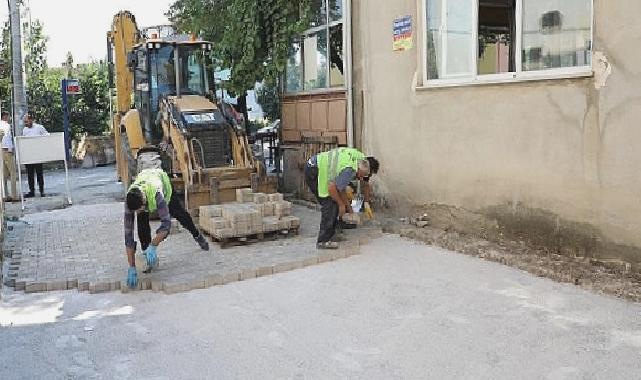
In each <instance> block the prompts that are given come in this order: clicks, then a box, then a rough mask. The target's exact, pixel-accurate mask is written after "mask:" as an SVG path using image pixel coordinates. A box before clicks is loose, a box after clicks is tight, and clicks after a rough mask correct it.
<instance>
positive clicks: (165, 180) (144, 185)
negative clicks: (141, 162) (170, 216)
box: [129, 169, 172, 212]
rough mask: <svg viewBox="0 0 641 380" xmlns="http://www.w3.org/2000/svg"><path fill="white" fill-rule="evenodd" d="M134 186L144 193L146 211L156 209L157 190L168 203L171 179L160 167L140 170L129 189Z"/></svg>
mask: <svg viewBox="0 0 641 380" xmlns="http://www.w3.org/2000/svg"><path fill="white" fill-rule="evenodd" d="M134 188H136V189H140V191H142V193H143V194H145V197H146V198H147V211H148V212H154V211H156V210H157V209H158V205H157V204H156V194H158V192H159V191H160V192H161V193H162V195H163V198H165V202H167V203H169V201H170V200H171V193H172V188H171V180H169V176H168V175H167V173H165V172H164V171H163V170H162V169H145V170H143V171H141V172H140V173H139V174H138V176H137V177H136V180H135V181H134V183H133V184H132V185H131V187H130V188H129V190H131V189H134Z"/></svg>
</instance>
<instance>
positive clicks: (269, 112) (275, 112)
mask: <svg viewBox="0 0 641 380" xmlns="http://www.w3.org/2000/svg"><path fill="white" fill-rule="evenodd" d="M256 98H257V99H256V100H257V101H258V104H260V106H261V108H262V109H263V112H264V113H265V118H266V119H268V120H269V121H276V120H278V119H280V93H279V91H278V86H273V85H269V84H263V85H261V86H258V87H257V88H256Z"/></svg>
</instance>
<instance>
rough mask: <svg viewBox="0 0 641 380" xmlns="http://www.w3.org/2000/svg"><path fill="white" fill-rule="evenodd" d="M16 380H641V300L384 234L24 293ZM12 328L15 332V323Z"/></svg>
mask: <svg viewBox="0 0 641 380" xmlns="http://www.w3.org/2000/svg"><path fill="white" fill-rule="evenodd" d="M4 302H5V303H4V305H3V307H2V309H1V311H0V322H1V323H2V324H3V325H4V326H5V327H4V328H2V329H1V330H0V358H2V362H1V365H0V378H2V379H34V378H38V379H63V378H79V379H88V378H99V379H112V378H117V379H202V378H216V379H283V378H286V379H288V378H295V379H345V378H360V379H424V378H429V379H554V380H556V379H608V380H613V379H636V378H639V373H641V360H639V358H640V356H641V318H639V315H641V314H640V313H641V307H639V305H634V304H630V303H627V302H624V301H619V300H616V299H612V298H606V297H601V296H598V295H594V294H590V293H587V292H584V291H581V290H579V289H576V288H574V287H572V286H569V285H559V284H556V283H554V282H552V281H549V280H544V279H539V278H535V277H533V276H531V275H529V274H526V273H523V272H521V271H518V270H514V269H511V268H507V267H503V266H500V265H498V264H494V263H488V262H485V261H482V260H479V259H474V258H469V257H466V256H462V255H458V254H454V253H449V252H444V251H442V250H438V249H433V248H430V247H427V246H423V245H419V244H416V243H413V242H409V241H404V240H401V239H399V238H396V237H385V238H382V239H380V240H378V241H377V242H376V243H375V244H372V245H371V246H370V248H368V250H367V253H366V254H363V255H360V256H354V257H350V258H348V259H344V260H340V261H335V262H331V263H326V264H323V265H319V266H313V267H309V268H305V269H302V270H298V271H293V272H288V273H284V274H278V275H275V276H271V277H263V278H259V279H254V280H250V281H245V282H237V283H234V284H230V285H225V286H222V287H214V288H211V289H207V290H197V291H192V292H189V293H182V294H174V295H164V294H161V293H152V292H138V293H131V294H120V293H109V294H99V295H91V294H87V293H80V294H79V293H77V292H75V291H67V292H54V293H47V294H33V295H24V294H12V295H10V298H9V299H5V300H4ZM11 323H13V324H14V325H13V326H8V325H9V324H11Z"/></svg>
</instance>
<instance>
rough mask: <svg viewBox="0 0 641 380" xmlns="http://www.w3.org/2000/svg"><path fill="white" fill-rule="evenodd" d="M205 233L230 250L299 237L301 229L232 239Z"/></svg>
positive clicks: (221, 246) (213, 240)
mask: <svg viewBox="0 0 641 380" xmlns="http://www.w3.org/2000/svg"><path fill="white" fill-rule="evenodd" d="M203 233H204V234H205V235H206V236H208V237H209V239H210V240H211V241H212V242H214V243H218V245H219V246H220V248H229V247H238V246H242V245H250V244H256V243H260V242H264V241H274V240H277V239H280V238H287V237H291V236H297V235H298V234H299V228H289V229H285V230H278V231H275V232H263V233H259V234H250V235H245V236H234V237H230V238H223V239H219V238H216V237H215V236H213V235H212V234H210V233H209V232H206V231H203Z"/></svg>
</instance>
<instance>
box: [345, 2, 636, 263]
mask: <svg viewBox="0 0 641 380" xmlns="http://www.w3.org/2000/svg"><path fill="white" fill-rule="evenodd" d="M421 1H422V0H395V1H371V0H354V1H353V13H354V20H353V29H354V36H353V40H354V81H355V91H354V93H355V103H354V104H355V117H354V118H355V123H356V131H355V138H356V144H357V145H359V146H361V147H362V148H363V149H364V150H365V151H366V153H369V154H374V155H376V156H378V157H379V158H380V160H381V162H382V171H381V173H380V176H379V178H378V181H377V184H378V189H379V192H380V193H381V194H382V195H384V196H386V197H388V198H392V199H395V200H398V201H407V202H411V203H413V204H422V203H430V202H436V203H443V204H449V205H455V206H462V207H466V208H470V209H474V210H487V209H488V208H491V207H494V208H496V207H499V208H501V207H502V208H505V210H509V208H510V207H513V206H514V205H516V204H519V205H521V206H522V207H525V208H528V209H537V210H545V211H546V212H549V213H551V214H552V215H554V216H556V217H558V218H559V220H567V221H571V222H579V223H583V224H584V225H585V226H589V228H592V227H594V231H597V232H598V234H601V235H599V236H602V237H603V238H605V239H608V240H610V241H612V242H613V243H616V244H623V245H629V246H633V247H637V248H638V247H641V54H639V46H641V23H639V22H638V16H639V15H641V2H640V1H638V0H617V1H611V0H595V1H594V4H595V5H594V14H595V20H594V23H595V25H594V26H595V39H594V52H595V53H596V54H600V53H602V54H603V55H604V56H605V58H606V59H607V61H608V63H609V64H610V65H611V67H612V75H611V76H610V77H609V78H608V79H607V82H606V83H605V86H604V87H601V88H600V89H597V88H596V87H597V86H595V84H596V82H598V81H599V79H600V78H601V76H600V75H597V76H596V77H595V78H582V79H562V80H547V81H537V82H527V83H523V82H522V83H511V84H494V85H476V86H466V87H457V88H441V89H419V87H420V86H421V85H422V79H421V78H422V76H423V74H422V70H423V67H422V58H421V57H422V54H423V48H422V46H423V44H424V42H423V41H422V28H423V27H424V22H423V20H422V13H421V12H422V11H421V10H420V9H419V4H420V2H421ZM405 15H412V17H413V20H414V22H415V27H414V34H415V38H414V43H415V46H414V48H413V49H412V50H410V51H405V52H394V51H393V49H392V24H393V21H394V19H395V18H398V17H402V16H405ZM600 67H601V66H600V65H599V64H596V63H595V69H597V71H601V68H600ZM392 190H393V191H392ZM586 228H587V227H586ZM589 228H588V229H589ZM594 231H591V232H586V233H591V234H596V233H597V232H594ZM639 260H641V255H640V256H639Z"/></svg>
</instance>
